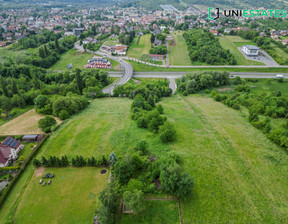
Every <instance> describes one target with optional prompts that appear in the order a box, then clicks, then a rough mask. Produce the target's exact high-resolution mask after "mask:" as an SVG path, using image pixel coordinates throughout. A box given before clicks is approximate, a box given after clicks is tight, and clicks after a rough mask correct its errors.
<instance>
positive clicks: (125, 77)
mask: <svg viewBox="0 0 288 224" xmlns="http://www.w3.org/2000/svg"><path fill="white" fill-rule="evenodd" d="M79 43H80V42H79V41H77V42H76V43H75V44H74V47H75V48H76V49H77V50H78V51H82V52H83V51H84V48H83V46H80V45H79ZM86 51H87V52H90V53H93V54H97V55H101V56H105V57H106V58H110V59H112V60H115V61H118V62H119V63H120V65H121V67H122V68H123V73H122V75H120V77H122V78H121V79H120V80H119V81H118V82H117V83H115V84H113V85H111V86H108V87H106V88H104V89H103V90H102V92H103V93H110V94H111V95H112V94H113V90H114V88H115V87H116V86H121V85H123V84H125V83H126V82H128V81H129V79H131V78H132V76H133V67H132V65H131V64H129V63H128V62H126V61H124V60H122V59H123V58H122V57H113V56H111V55H109V54H105V53H102V52H100V51H97V52H91V51H89V50H86Z"/></svg>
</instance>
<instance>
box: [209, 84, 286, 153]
mask: <svg viewBox="0 0 288 224" xmlns="http://www.w3.org/2000/svg"><path fill="white" fill-rule="evenodd" d="M235 82H236V83H239V82H241V84H239V85H237V86H236V87H235V89H234V91H233V92H232V93H230V94H229V95H223V94H219V93H216V92H215V91H214V92H211V96H212V97H213V98H214V99H215V100H216V101H220V102H222V103H224V104H225V105H227V106H229V107H231V108H233V109H235V110H240V109H241V106H243V107H246V108H247V109H248V110H249V116H248V120H249V122H250V123H251V124H252V125H253V126H255V127H256V128H258V129H260V130H261V131H262V132H263V133H265V134H267V136H268V138H270V139H271V140H272V141H274V142H275V143H277V144H278V145H280V146H282V147H286V148H288V136H287V132H288V122H287V120H286V119H285V118H286V117H287V115H288V97H285V96H282V94H281V92H280V91H275V92H273V93H262V94H259V93H251V92H250V87H249V86H248V85H247V84H246V83H245V81H242V80H241V79H240V78H238V79H237V80H235ZM275 118H276V119H277V118H283V119H285V120H283V122H282V124H280V125H279V124H278V125H272V124H271V119H275Z"/></svg>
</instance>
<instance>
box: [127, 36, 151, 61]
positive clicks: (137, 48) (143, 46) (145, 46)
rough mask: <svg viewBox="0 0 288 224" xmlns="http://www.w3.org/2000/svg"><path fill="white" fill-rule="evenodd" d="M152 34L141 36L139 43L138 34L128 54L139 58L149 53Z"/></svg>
mask: <svg viewBox="0 0 288 224" xmlns="http://www.w3.org/2000/svg"><path fill="white" fill-rule="evenodd" d="M150 38H151V34H146V35H144V36H141V38H140V41H139V44H138V45H137V40H138V36H137V37H135V38H134V39H133V41H132V43H131V44H130V46H129V49H128V52H127V56H128V57H131V58H136V59H139V58H140V57H141V55H143V54H149V50H150V48H151V42H150Z"/></svg>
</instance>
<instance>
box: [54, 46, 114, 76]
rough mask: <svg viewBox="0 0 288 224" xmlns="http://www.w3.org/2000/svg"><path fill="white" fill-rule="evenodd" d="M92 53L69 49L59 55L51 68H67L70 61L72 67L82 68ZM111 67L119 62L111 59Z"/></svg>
mask: <svg viewBox="0 0 288 224" xmlns="http://www.w3.org/2000/svg"><path fill="white" fill-rule="evenodd" d="M93 56H94V55H93V54H90V53H88V52H83V53H81V52H78V51H77V50H75V49H71V50H69V51H67V52H65V53H63V54H62V55H61V56H60V59H59V61H57V62H56V63H55V64H54V65H53V66H52V67H51V69H53V70H61V71H62V70H68V69H67V65H69V64H70V63H72V68H73V69H75V68H80V69H83V67H84V65H86V64H87V62H88V60H89V59H91V58H92V57H93ZM109 60H110V61H111V64H112V69H114V68H115V67H116V66H118V65H119V62H117V61H114V60H111V59H109Z"/></svg>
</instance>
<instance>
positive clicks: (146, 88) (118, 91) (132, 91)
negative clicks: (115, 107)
mask: <svg viewBox="0 0 288 224" xmlns="http://www.w3.org/2000/svg"><path fill="white" fill-rule="evenodd" d="M168 85H169V81H168V80H167V79H165V80H161V81H157V82H154V83H141V84H140V85H136V84H135V83H129V82H128V83H126V84H125V85H122V86H118V87H116V88H115V90H114V96H128V97H129V98H130V99H133V98H134V97H135V96H136V95H137V94H141V95H142V96H143V97H145V98H147V99H148V96H149V95H152V96H153V97H155V100H156V101H157V102H158V100H157V98H158V99H160V98H161V97H168V96H171V94H172V90H171V89H170V88H169V87H168Z"/></svg>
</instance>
